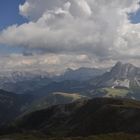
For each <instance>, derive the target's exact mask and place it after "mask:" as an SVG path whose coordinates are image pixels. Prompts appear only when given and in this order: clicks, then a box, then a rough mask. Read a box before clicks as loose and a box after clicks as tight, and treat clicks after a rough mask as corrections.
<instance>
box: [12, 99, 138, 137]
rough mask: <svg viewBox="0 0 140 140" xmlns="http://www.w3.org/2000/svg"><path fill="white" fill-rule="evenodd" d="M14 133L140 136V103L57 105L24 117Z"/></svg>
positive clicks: (97, 101) (108, 101) (113, 101)
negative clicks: (122, 134) (131, 134)
mask: <svg viewBox="0 0 140 140" xmlns="http://www.w3.org/2000/svg"><path fill="white" fill-rule="evenodd" d="M11 129H12V130H14V128H11ZM15 130H16V131H22V130H23V131H24V132H26V131H32V130H36V131H41V132H43V133H45V134H49V135H55V136H57V135H59V136H60V135H62V136H88V135H93V134H103V133H115V132H129V133H140V102H138V101H134V100H126V99H112V98H95V99H92V100H81V101H78V102H74V103H71V104H67V105H57V106H53V107H50V108H48V109H44V110H40V111H36V112H33V113H31V114H29V115H26V116H24V117H23V118H21V119H20V120H19V121H17V122H16V129H15Z"/></svg>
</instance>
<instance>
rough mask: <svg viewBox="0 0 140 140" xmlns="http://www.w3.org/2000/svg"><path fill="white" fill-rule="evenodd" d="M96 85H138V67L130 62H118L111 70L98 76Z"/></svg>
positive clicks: (139, 72) (139, 76)
mask: <svg viewBox="0 0 140 140" xmlns="http://www.w3.org/2000/svg"><path fill="white" fill-rule="evenodd" d="M96 86H98V87H113V88H114V87H124V88H130V87H131V86H135V87H136V86H138V87H139V86H140V68H138V67H135V66H133V65H132V64H129V63H126V64H123V63H121V62H118V63H117V64H116V65H115V66H114V67H113V68H112V69H111V71H109V72H107V73H105V74H104V75H102V76H100V77H98V80H96Z"/></svg>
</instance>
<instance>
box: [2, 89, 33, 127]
mask: <svg viewBox="0 0 140 140" xmlns="http://www.w3.org/2000/svg"><path fill="white" fill-rule="evenodd" d="M31 100H32V96H31V95H18V94H15V93H11V92H7V91H4V90H0V127H1V126H2V125H5V124H7V123H9V122H11V121H13V120H14V119H15V118H16V117H17V116H18V115H19V114H21V113H22V112H23V111H24V110H26V107H27V106H28V105H29V104H30V101H31Z"/></svg>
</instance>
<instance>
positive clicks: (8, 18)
mask: <svg viewBox="0 0 140 140" xmlns="http://www.w3.org/2000/svg"><path fill="white" fill-rule="evenodd" d="M24 1H25V0H1V1H0V30H3V29H4V28H6V27H8V26H10V25H13V24H18V25H20V24H22V23H24V22H26V21H27V20H26V19H25V18H24V17H22V16H21V15H19V9H18V7H19V4H23V3H24ZM21 51H23V48H20V47H16V48H15V47H13V48H12V47H8V46H6V45H0V54H7V53H12V52H14V53H19V52H21Z"/></svg>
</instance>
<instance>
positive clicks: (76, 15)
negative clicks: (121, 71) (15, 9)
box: [0, 0, 140, 67]
mask: <svg viewBox="0 0 140 140" xmlns="http://www.w3.org/2000/svg"><path fill="white" fill-rule="evenodd" d="M138 9H139V0H123V1H122V0H98V1H97V0H51V1H50V0H26V1H25V3H24V4H23V5H19V11H20V15H22V16H24V17H26V18H27V19H28V20H29V22H28V23H24V24H22V25H13V26H10V27H8V28H6V29H4V30H3V31H1V32H0V43H2V44H6V45H9V46H22V47H25V48H27V49H38V50H40V51H43V52H45V53H47V54H48V55H50V54H53V55H55V56H56V57H60V56H63V55H64V54H67V57H65V58H64V59H65V61H67V62H69V64H71V66H74V67H76V66H79V65H80V64H81V63H80V62H79V63H78V62H77V61H78V60H77V59H76V56H80V57H79V58H84V57H83V56H86V57H85V58H90V59H89V60H90V63H91V64H92V62H94V61H96V62H104V61H106V62H115V61H118V60H124V61H132V60H133V61H134V62H137V60H138V59H139V58H140V53H139V52H140V24H132V23H131V21H130V19H129V17H128V14H129V13H134V12H136V11H137V10H138ZM81 55H82V57H81ZM73 56H74V57H75V61H74V60H73ZM32 57H33V56H32ZM39 57H41V56H39ZM52 59H54V58H52ZM71 59H72V63H70V60H71ZM54 60H55V59H54ZM58 60H59V59H58ZM82 61H83V63H84V62H85V61H84V60H82ZM61 62H63V61H61ZM86 64H87V63H86ZM86 64H85V66H86ZM88 64H89V62H88ZM59 65H61V64H59ZM63 65H65V64H64V63H63ZM96 65H97V63H96Z"/></svg>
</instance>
